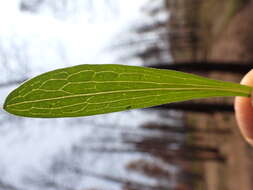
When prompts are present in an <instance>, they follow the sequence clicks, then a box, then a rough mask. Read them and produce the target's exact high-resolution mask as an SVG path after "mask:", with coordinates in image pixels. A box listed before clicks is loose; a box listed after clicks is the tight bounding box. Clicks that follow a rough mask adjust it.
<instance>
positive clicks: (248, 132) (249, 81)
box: [234, 69, 253, 146]
mask: <svg viewBox="0 0 253 190" xmlns="http://www.w3.org/2000/svg"><path fill="white" fill-rule="evenodd" d="M241 84H245V85H249V86H253V69H252V70H251V71H250V72H248V73H247V74H246V75H245V76H244V77H243V79H242V81H241ZM252 101H253V100H252V99H251V98H245V97H236V98H235V104H234V106H235V117H236V120H237V123H238V126H239V128H240V130H241V133H242V135H243V137H244V138H245V139H246V141H247V142H248V143H249V144H251V145H252V146H253V106H252V103H251V102H252Z"/></svg>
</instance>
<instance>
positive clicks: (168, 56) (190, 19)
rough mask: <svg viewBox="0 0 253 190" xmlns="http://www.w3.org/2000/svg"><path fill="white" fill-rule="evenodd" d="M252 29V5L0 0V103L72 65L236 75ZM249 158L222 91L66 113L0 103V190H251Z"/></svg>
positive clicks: (249, 55)
mask: <svg viewBox="0 0 253 190" xmlns="http://www.w3.org/2000/svg"><path fill="white" fill-rule="evenodd" d="M252 33H253V2H252V1H251V0H223V1H220V0H156V1H153V0H128V1H125V0H9V1H2V2H0V70H1V71H2V72H1V76H0V90H1V96H0V101H1V106H2V104H3V102H4V99H5V98H6V96H7V95H8V93H9V92H10V91H11V90H13V89H14V88H16V87H17V86H18V85H20V84H21V83H22V82H23V81H25V80H27V79H28V78H31V77H33V76H36V75H38V74H40V73H43V72H46V71H49V70H52V69H57V68H61V67H67V66H72V65H79V64H108V63H110V64H126V65H138V66H147V67H155V68H163V69H176V70H180V71H186V72H191V73H196V74H199V75H202V76H208V77H212V78H215V79H222V80H228V81H234V82H239V81H240V79H241V78H242V76H243V75H244V74H245V73H247V71H249V70H250V69H251V68H252V66H253V64H252V60H253V35H252ZM252 158H253V151H252V148H250V147H249V145H247V144H246V143H245V142H244V140H243V139H242V137H241V136H240V133H239V131H238V129H237V126H236V122H235V119H234V115H233V99H232V98H215V99H211V100H210V99H206V100H198V101H188V102H183V103H173V104H169V105H162V106H157V107H154V108H148V109H142V110H130V111H125V112H119V113H112V114H106V115H98V116H91V117H82V118H65V119H32V118H21V117H16V116H13V115H10V114H8V113H6V112H4V111H3V110H2V109H1V110H0V190H42V189H43V190H202V189H205V190H238V189H243V190H251V189H252V188H253V184H252V183H253V182H252V178H253V165H252Z"/></svg>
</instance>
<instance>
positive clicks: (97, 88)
mask: <svg viewBox="0 0 253 190" xmlns="http://www.w3.org/2000/svg"><path fill="white" fill-rule="evenodd" d="M251 91H252V88H251V87H248V86H243V85H240V84H234V83H230V82H223V81H217V80H211V79H207V78H204V77H199V76H196V75H192V74H186V73H182V72H177V71H172V70H160V69H152V68H145V67H136V66H124V65H79V66H74V67H69V68H64V69H58V70H55V71H51V72H48V73H44V74H42V75H39V76H37V77H35V78H33V79H31V80H29V81H27V82H25V83H24V84H22V85H21V86H20V87H19V88H17V89H16V90H14V91H13V92H11V93H10V95H9V96H8V97H7V99H6V101H5V104H4V109H5V110H6V111H8V112H10V113H12V114H15V115H20V116H26V117H45V118H55V117H78V116H88V115H96V114H104V113H110V112H116V111H123V110H128V109H135V108H145V107H151V106H156V105H160V104H165V103H170V102H177V101H185V100H190V99H196V98H207V97H218V96H245V97H249V96H250V94H251Z"/></svg>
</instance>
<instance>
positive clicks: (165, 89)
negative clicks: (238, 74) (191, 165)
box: [7, 88, 246, 107]
mask: <svg viewBox="0 0 253 190" xmlns="http://www.w3.org/2000/svg"><path fill="white" fill-rule="evenodd" d="M170 90H174V91H181V90H184V91H187V90H208V91H213V90H216V91H227V92H233V93H243V94H246V93H245V91H242V90H235V89H230V88H150V89H134V90H129V89H126V90H115V91H105V92H96V93H87V94H77V95H69V96H61V97H55V98H46V99H40V100H30V101H24V102H19V103H14V104H9V105H7V107H11V106H16V105H21V104H26V103H37V102H44V101H50V100H61V99H64V98H76V97H85V96H95V95H105V94H113V93H126V92H144V91H170Z"/></svg>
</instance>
